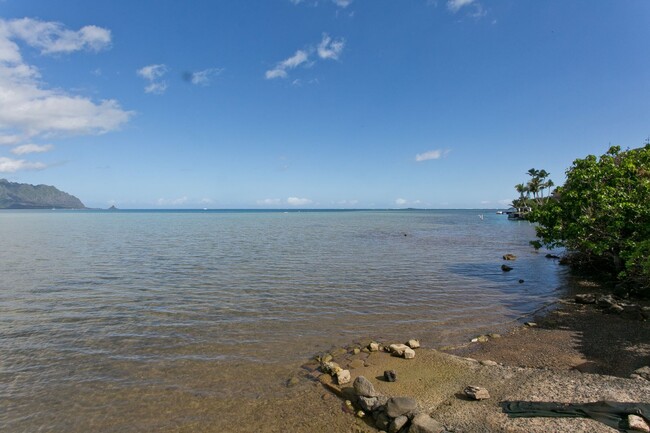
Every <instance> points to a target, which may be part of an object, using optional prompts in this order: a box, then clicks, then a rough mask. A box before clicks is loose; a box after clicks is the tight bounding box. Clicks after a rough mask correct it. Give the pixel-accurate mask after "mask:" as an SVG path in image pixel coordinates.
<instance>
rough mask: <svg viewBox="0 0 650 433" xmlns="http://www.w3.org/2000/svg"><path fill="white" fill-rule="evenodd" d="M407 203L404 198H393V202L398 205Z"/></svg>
mask: <svg viewBox="0 0 650 433" xmlns="http://www.w3.org/2000/svg"><path fill="white" fill-rule="evenodd" d="M407 203H408V200H406V199H404V198H398V199H397V200H395V204H396V205H398V206H404V205H405V204H407Z"/></svg>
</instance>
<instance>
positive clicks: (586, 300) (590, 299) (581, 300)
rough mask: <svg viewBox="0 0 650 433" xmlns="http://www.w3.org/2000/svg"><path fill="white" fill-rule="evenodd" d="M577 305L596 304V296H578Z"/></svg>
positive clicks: (588, 294)
mask: <svg viewBox="0 0 650 433" xmlns="http://www.w3.org/2000/svg"><path fill="white" fill-rule="evenodd" d="M574 300H575V302H576V304H595V303H596V296H595V295H593V294H591V293H583V294H580V295H576V296H575V298H574Z"/></svg>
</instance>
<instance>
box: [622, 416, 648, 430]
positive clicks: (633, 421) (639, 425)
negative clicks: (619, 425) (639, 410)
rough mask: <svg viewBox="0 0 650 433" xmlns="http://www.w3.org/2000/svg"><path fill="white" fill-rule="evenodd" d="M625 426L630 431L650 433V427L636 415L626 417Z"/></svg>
mask: <svg viewBox="0 0 650 433" xmlns="http://www.w3.org/2000/svg"><path fill="white" fill-rule="evenodd" d="M627 424H628V426H629V427H630V430H636V431H640V432H645V433H650V426H649V425H648V423H647V422H646V421H645V420H644V419H643V418H641V417H640V416H638V415H632V414H630V415H628V416H627Z"/></svg>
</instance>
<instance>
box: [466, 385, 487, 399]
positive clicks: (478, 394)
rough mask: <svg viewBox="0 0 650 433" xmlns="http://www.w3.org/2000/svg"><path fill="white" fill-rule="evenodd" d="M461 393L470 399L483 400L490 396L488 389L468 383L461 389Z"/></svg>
mask: <svg viewBox="0 0 650 433" xmlns="http://www.w3.org/2000/svg"><path fill="white" fill-rule="evenodd" d="M463 393H464V394H465V395H466V396H467V397H469V398H471V399H472V400H485V399H488V398H490V393H489V392H488V390H487V389H485V388H481V387H480V386H473V385H470V386H468V387H467V388H465V389H464V390H463Z"/></svg>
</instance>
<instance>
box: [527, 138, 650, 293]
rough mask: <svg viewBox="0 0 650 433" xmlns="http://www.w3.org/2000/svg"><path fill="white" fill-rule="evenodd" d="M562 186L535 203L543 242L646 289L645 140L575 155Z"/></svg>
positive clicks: (648, 197) (649, 181) (648, 172)
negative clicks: (597, 153)
mask: <svg viewBox="0 0 650 433" xmlns="http://www.w3.org/2000/svg"><path fill="white" fill-rule="evenodd" d="M566 174H567V180H566V183H565V184H564V186H561V187H559V188H557V189H556V190H555V192H554V193H553V197H552V199H550V200H548V201H546V202H545V203H544V204H543V205H542V206H539V207H538V208H536V209H535V210H534V211H533V212H532V213H531V214H530V215H529V220H531V221H535V222H538V223H539V225H538V227H537V236H538V238H539V241H534V242H532V243H533V245H534V246H535V247H540V246H542V245H544V246H547V247H550V248H553V247H566V249H567V252H568V253H569V254H570V258H571V262H572V263H573V264H576V265H580V266H588V267H592V268H595V269H598V270H600V271H606V272H609V273H611V274H613V275H614V276H615V277H616V278H618V279H619V280H620V281H621V282H623V283H625V284H626V285H627V286H629V288H630V289H631V290H634V291H636V292H637V293H638V294H646V295H650V143H646V145H645V146H644V147H641V148H638V149H631V150H626V151H621V148H620V147H619V146H613V147H611V148H610V149H609V150H608V151H607V153H606V154H604V155H602V156H601V157H600V158H597V157H596V156H594V155H589V156H587V157H586V158H584V159H577V160H575V161H574V162H573V165H572V166H571V168H569V170H568V171H567V173H566Z"/></svg>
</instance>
